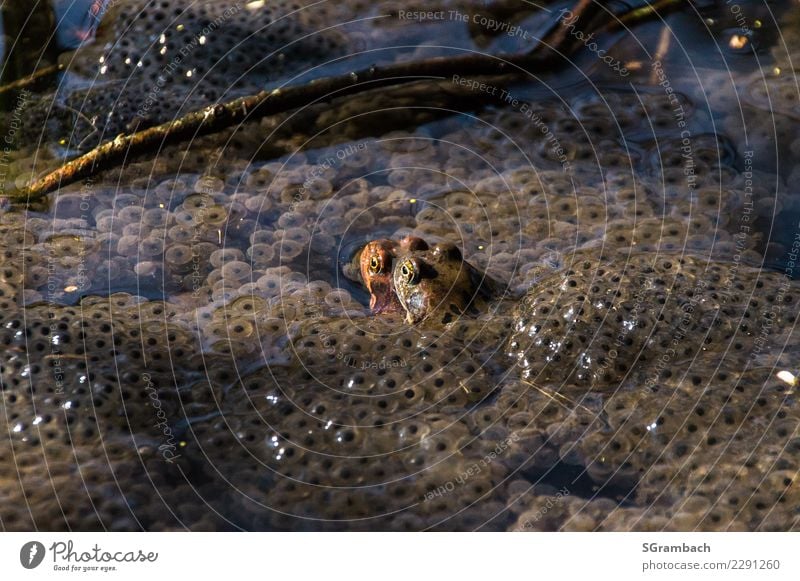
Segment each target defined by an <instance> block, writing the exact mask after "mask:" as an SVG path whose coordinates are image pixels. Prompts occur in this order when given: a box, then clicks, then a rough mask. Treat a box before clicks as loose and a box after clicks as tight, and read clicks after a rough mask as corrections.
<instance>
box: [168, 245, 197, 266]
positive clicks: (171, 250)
mask: <svg viewBox="0 0 800 581" xmlns="http://www.w3.org/2000/svg"><path fill="white" fill-rule="evenodd" d="M164 260H165V261H166V262H167V264H174V265H176V266H183V265H185V264H187V263H189V261H191V260H192V248H191V247H190V246H188V245H186V244H170V245H169V246H168V247H167V249H166V251H165V252H164Z"/></svg>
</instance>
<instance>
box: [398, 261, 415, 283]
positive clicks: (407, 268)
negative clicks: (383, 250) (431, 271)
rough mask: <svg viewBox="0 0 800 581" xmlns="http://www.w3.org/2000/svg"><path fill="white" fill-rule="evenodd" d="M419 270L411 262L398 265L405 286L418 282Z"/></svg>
mask: <svg viewBox="0 0 800 581" xmlns="http://www.w3.org/2000/svg"><path fill="white" fill-rule="evenodd" d="M419 274H420V273H419V269H418V268H417V266H416V265H415V264H414V262H413V261H412V260H404V261H403V263H402V264H401V265H400V277H401V278H402V280H403V281H404V282H406V283H407V284H416V283H417V282H419V278H420V277H419Z"/></svg>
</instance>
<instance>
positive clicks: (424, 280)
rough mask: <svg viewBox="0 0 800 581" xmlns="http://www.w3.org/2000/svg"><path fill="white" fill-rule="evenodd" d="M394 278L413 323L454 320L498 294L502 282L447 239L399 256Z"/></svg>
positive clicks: (400, 297) (408, 317)
mask: <svg viewBox="0 0 800 581" xmlns="http://www.w3.org/2000/svg"><path fill="white" fill-rule="evenodd" d="M425 246H426V247H427V244H426V245H425ZM392 278H393V282H394V291H395V294H396V295H397V299H398V301H399V303H400V305H401V306H402V307H403V309H404V310H405V312H406V321H407V322H408V323H411V324H414V323H418V322H420V321H422V320H423V319H427V318H429V317H433V318H434V319H435V320H438V321H440V322H443V323H447V322H450V321H451V320H453V319H454V318H455V317H457V316H459V315H462V314H464V313H466V312H468V311H471V310H473V309H474V308H475V307H477V304H478V303H479V302H481V301H482V300H484V299H487V298H489V297H490V296H492V295H493V294H495V293H496V290H497V286H498V285H497V283H496V281H494V280H493V279H491V278H490V277H488V276H487V275H485V274H483V273H481V272H480V271H478V270H477V269H476V268H475V267H473V266H472V265H471V264H469V263H468V262H466V261H465V260H464V258H463V256H462V255H461V251H460V250H459V249H458V248H457V247H456V246H455V245H454V244H451V243H447V242H443V243H439V244H436V245H435V246H433V248H426V249H424V250H417V251H407V252H406V253H405V254H403V255H401V256H398V258H397V260H396V261H395V265H394V271H393V277H392Z"/></svg>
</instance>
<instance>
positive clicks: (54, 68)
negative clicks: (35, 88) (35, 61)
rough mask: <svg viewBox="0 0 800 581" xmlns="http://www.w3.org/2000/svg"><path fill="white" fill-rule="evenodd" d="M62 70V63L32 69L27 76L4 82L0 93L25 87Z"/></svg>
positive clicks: (0, 87)
mask: <svg viewBox="0 0 800 581" xmlns="http://www.w3.org/2000/svg"><path fill="white" fill-rule="evenodd" d="M63 70H64V65H60V64H59V65H50V66H48V67H43V68H41V69H39V70H37V71H34V72H33V73H31V74H30V75H28V76H27V77H23V78H21V79H17V80H16V81H14V82H11V83H6V84H5V85H2V86H0V95H2V94H4V93H8V92H10V91H16V90H19V89H26V88H28V87H30V86H32V85H35V84H36V83H38V82H40V81H41V80H42V79H45V78H47V77H50V76H53V75H55V74H56V73H59V72H61V71H63Z"/></svg>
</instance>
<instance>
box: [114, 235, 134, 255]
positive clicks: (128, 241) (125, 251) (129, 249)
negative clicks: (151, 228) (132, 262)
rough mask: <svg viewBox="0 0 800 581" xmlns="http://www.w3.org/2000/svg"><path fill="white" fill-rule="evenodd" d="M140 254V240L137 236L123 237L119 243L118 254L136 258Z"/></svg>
mask: <svg viewBox="0 0 800 581" xmlns="http://www.w3.org/2000/svg"><path fill="white" fill-rule="evenodd" d="M138 252H139V238H138V237H137V236H122V237H121V238H120V239H119V240H118V241H117V254H119V255H121V256H128V257H131V256H136V254H137V253H138Z"/></svg>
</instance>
